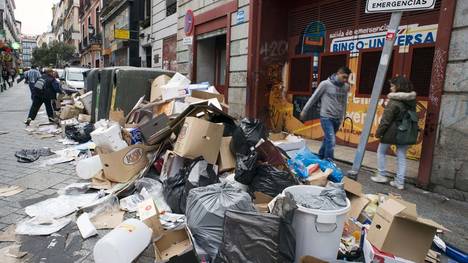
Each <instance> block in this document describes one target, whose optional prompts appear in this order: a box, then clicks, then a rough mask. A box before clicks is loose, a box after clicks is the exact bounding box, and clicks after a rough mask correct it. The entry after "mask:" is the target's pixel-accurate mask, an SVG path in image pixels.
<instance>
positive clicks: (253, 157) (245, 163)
mask: <svg viewBox="0 0 468 263" xmlns="http://www.w3.org/2000/svg"><path fill="white" fill-rule="evenodd" d="M257 156H258V155H257V152H252V153H251V154H249V155H241V154H237V156H236V171H235V175H234V179H236V181H238V182H239V183H241V184H246V185H249V184H250V183H252V180H253V177H254V176H255V173H256V171H255V170H256V168H257Z"/></svg>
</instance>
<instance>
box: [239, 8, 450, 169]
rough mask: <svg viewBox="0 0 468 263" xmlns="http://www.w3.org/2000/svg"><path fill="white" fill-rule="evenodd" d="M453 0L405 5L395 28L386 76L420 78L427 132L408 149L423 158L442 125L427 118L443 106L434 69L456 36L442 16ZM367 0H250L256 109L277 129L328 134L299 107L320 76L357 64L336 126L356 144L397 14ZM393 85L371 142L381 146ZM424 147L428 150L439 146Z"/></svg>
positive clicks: (417, 85) (346, 141) (345, 140)
mask: <svg viewBox="0 0 468 263" xmlns="http://www.w3.org/2000/svg"><path fill="white" fill-rule="evenodd" d="M446 2H448V1H446V0H437V2H436V5H435V8H434V9H433V10H428V11H414V12H406V13H404V15H403V18H402V21H401V23H400V27H399V28H398V30H397V32H396V35H395V39H396V41H395V46H394V51H393V56H392V59H391V60H390V64H389V70H388V73H387V77H386V78H387V79H390V78H391V77H394V76H398V75H403V76H406V77H407V78H409V79H410V80H411V81H412V82H413V85H414V89H415V91H416V92H417V94H418V98H417V113H418V115H419V126H420V129H421V132H420V136H419V139H418V143H417V144H416V145H413V146H411V148H410V149H409V151H408V158H410V159H415V160H420V159H421V156H422V151H423V149H422V145H423V144H424V140H425V138H426V137H427V136H428V134H429V133H431V132H435V131H433V128H430V129H428V123H434V121H435V122H437V120H436V119H435V118H437V116H438V108H437V107H433V105H431V104H434V103H437V102H438V101H440V96H441V95H440V92H435V89H441V87H436V85H434V83H435V82H434V75H436V74H437V72H436V71H440V70H441V69H440V66H441V65H443V67H445V64H444V63H446V61H445V62H444V61H440V60H441V57H440V54H438V52H436V50H438V47H439V46H444V45H446V44H447V43H448V41H449V39H448V38H447V37H444V36H443V34H440V32H439V31H440V30H447V28H445V27H447V25H446V23H441V22H440V21H442V20H443V19H446V18H445V12H441V11H440V10H441V8H442V7H443V6H444V5H447V3H446ZM365 5H366V1H365V0H341V1H336V0H322V1H314V2H312V3H311V2H310V1H302V0H295V1H287V2H285V1H262V0H259V1H251V5H250V8H251V34H250V36H251V40H250V42H249V54H251V57H252V58H251V59H250V60H249V75H248V84H249V87H250V88H249V89H248V94H247V97H248V105H247V107H248V109H247V112H248V113H249V115H251V116H256V117H259V118H261V119H264V120H266V121H268V123H269V125H270V127H271V128H272V129H274V130H286V131H288V132H291V133H295V134H300V135H302V136H304V137H307V138H310V139H321V138H322V137H323V134H322V130H321V127H320V123H319V120H318V119H317V120H312V121H308V122H305V123H303V122H301V121H300V120H299V119H298V117H299V113H300V112H301V110H302V107H303V106H304V105H305V103H306V102H307V100H308V98H309V97H310V96H311V94H312V93H313V92H314V90H315V89H316V88H317V86H318V84H319V83H320V81H322V80H325V79H327V78H328V77H329V76H330V75H331V74H332V73H334V72H335V71H336V70H337V69H338V68H339V67H340V66H348V67H349V68H350V69H351V70H352V71H353V73H352V75H351V77H350V84H351V89H350V92H349V94H348V108H347V114H346V118H345V120H344V123H343V125H342V126H341V128H340V130H339V132H338V134H337V142H338V144H341V145H347V146H351V147H356V146H357V144H358V143H359V139H360V135H361V132H362V129H363V127H364V120H365V118H366V112H367V108H368V105H369V102H370V94H371V92H372V87H373V83H374V79H375V76H376V73H377V68H378V65H379V61H380V56H381V52H382V48H383V45H384V42H385V38H386V37H388V36H387V23H388V22H389V20H390V14H385V13H379V14H366V13H365ZM440 25H443V27H444V28H441V26H440ZM449 29H450V28H449ZM441 36H442V37H441ZM443 70H445V69H443ZM436 82H438V81H436ZM440 85H442V83H439V86H440ZM389 89H390V87H389V84H388V82H386V83H385V86H384V89H383V92H382V96H381V99H380V101H379V106H378V110H377V115H376V118H375V121H374V124H373V126H372V131H371V135H370V138H369V141H368V144H367V149H368V150H373V151H375V150H376V148H377V145H378V139H377V138H376V137H375V131H376V129H377V126H378V124H379V121H380V119H381V117H382V113H383V110H384V107H385V104H386V94H388V93H389ZM265 94H267V95H265ZM429 108H430V109H429ZM425 148H426V149H425V150H426V151H431V152H432V151H433V149H428V147H425ZM423 161H424V160H422V162H423ZM429 165H430V164H429Z"/></svg>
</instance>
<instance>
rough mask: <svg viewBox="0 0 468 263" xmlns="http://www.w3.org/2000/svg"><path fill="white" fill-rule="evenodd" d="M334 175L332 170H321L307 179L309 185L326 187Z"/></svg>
mask: <svg viewBox="0 0 468 263" xmlns="http://www.w3.org/2000/svg"><path fill="white" fill-rule="evenodd" d="M332 173H333V170H332V169H327V170H325V172H323V171H322V170H320V168H319V169H318V170H317V171H316V172H314V173H312V175H310V176H309V177H307V184H308V185H317V186H322V187H324V186H326V185H327V183H328V176H330V174H332Z"/></svg>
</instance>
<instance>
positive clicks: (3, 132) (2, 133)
mask: <svg viewBox="0 0 468 263" xmlns="http://www.w3.org/2000/svg"><path fill="white" fill-rule="evenodd" d="M8 133H10V132H8V131H0V135H5V134H8Z"/></svg>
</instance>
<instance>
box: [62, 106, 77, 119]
mask: <svg viewBox="0 0 468 263" xmlns="http://www.w3.org/2000/svg"><path fill="white" fill-rule="evenodd" d="M80 112H81V111H80V109H78V108H76V107H75V106H73V105H66V106H64V107H62V109H61V110H60V119H61V120H68V119H71V118H76V117H78V115H79V114H80Z"/></svg>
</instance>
